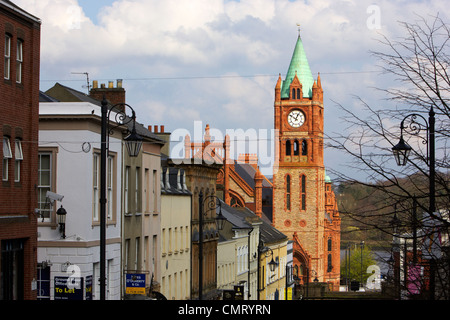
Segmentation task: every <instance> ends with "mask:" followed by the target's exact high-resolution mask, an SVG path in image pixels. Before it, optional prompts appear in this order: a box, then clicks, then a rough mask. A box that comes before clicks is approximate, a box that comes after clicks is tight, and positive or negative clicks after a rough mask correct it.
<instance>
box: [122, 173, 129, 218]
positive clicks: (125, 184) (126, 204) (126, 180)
mask: <svg viewBox="0 0 450 320" xmlns="http://www.w3.org/2000/svg"><path fill="white" fill-rule="evenodd" d="M124 182H125V183H124V194H123V200H124V210H125V213H129V212H130V209H129V208H128V187H129V182H130V167H128V166H127V167H126V168H125V181H124Z"/></svg>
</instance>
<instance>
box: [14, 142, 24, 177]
mask: <svg viewBox="0 0 450 320" xmlns="http://www.w3.org/2000/svg"><path fill="white" fill-rule="evenodd" d="M14 158H15V164H14V181H15V182H19V181H20V166H21V163H22V160H23V152H22V143H21V141H20V140H19V139H16V141H15V147H14Z"/></svg>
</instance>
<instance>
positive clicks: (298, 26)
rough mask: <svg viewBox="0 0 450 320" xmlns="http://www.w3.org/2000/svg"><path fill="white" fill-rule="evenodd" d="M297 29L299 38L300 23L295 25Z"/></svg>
mask: <svg viewBox="0 0 450 320" xmlns="http://www.w3.org/2000/svg"><path fill="white" fill-rule="evenodd" d="M297 28H298V36H300V23H297Z"/></svg>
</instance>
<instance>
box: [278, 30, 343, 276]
mask: <svg viewBox="0 0 450 320" xmlns="http://www.w3.org/2000/svg"><path fill="white" fill-rule="evenodd" d="M323 116H324V106H323V90H322V85H321V81H320V75H318V76H317V79H316V80H314V78H313V76H312V73H311V70H310V68H309V64H308V60H307V58H306V54H305V50H304V48H303V43H302V39H301V37H300V34H299V36H298V38H297V42H296V44H295V49H294V52H293V55H292V59H291V62H290V65H289V68H288V71H287V74H286V78H285V79H284V80H283V79H282V78H281V75H280V76H279V77H278V81H277V83H276V86H275V102H274V126H275V129H276V131H277V132H278V139H277V140H276V143H277V145H276V150H277V151H276V159H275V165H274V171H273V217H272V223H273V225H274V227H275V228H276V229H278V230H280V231H281V232H283V233H284V234H286V235H287V236H288V237H289V238H290V239H291V240H293V247H294V253H293V256H294V266H295V269H294V274H297V275H298V276H299V278H300V279H302V280H303V282H306V281H308V280H309V281H312V280H313V279H315V278H316V277H317V279H318V280H319V281H321V282H322V281H329V280H330V279H329V277H327V272H326V271H327V270H330V265H329V260H328V252H327V243H328V241H327V233H326V231H325V229H326V226H325V225H326V213H325V180H326V179H325V178H326V174H325V167H324V161H323V148H324V147H323V123H324V122H323ZM336 246H337V247H338V246H339V244H336ZM337 252H339V250H337ZM331 268H332V266H331ZM334 271H336V270H334ZM308 275H309V276H308Z"/></svg>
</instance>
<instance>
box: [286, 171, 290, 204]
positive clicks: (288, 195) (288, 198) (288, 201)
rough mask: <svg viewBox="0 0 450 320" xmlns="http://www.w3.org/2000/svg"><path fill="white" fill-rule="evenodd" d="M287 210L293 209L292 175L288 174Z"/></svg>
mask: <svg viewBox="0 0 450 320" xmlns="http://www.w3.org/2000/svg"><path fill="white" fill-rule="evenodd" d="M286 210H291V176H290V175H286Z"/></svg>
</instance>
